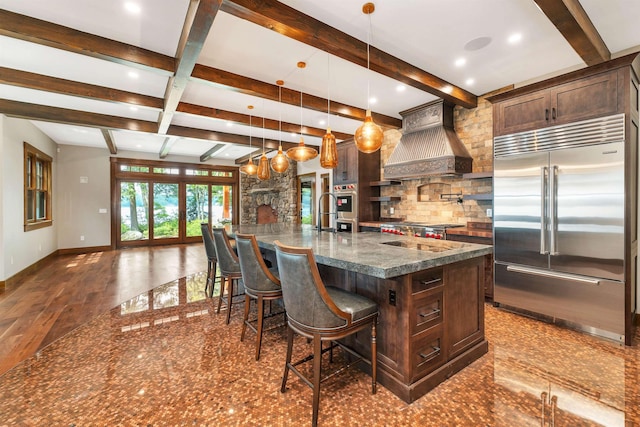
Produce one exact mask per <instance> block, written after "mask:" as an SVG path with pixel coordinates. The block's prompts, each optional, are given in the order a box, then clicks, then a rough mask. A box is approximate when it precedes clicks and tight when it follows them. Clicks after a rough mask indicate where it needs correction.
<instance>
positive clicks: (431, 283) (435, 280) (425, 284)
mask: <svg viewBox="0 0 640 427" xmlns="http://www.w3.org/2000/svg"><path fill="white" fill-rule="evenodd" d="M442 277H443V274H442V269H441V268H435V269H433V270H427V271H421V272H419V273H415V274H414V275H413V278H412V279H411V293H413V294H414V295H418V294H421V293H423V292H427V291H429V290H431V289H433V288H436V287H438V286H442V285H443V282H442Z"/></svg>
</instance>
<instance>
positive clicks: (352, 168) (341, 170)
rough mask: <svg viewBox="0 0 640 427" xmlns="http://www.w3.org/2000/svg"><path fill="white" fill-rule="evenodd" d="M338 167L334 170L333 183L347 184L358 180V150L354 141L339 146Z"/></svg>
mask: <svg viewBox="0 0 640 427" xmlns="http://www.w3.org/2000/svg"><path fill="white" fill-rule="evenodd" d="M337 151H338V166H337V167H336V168H335V169H334V172H333V173H334V175H333V183H334V184H346V183H354V182H356V181H357V180H358V149H357V148H356V145H355V143H354V142H353V141H345V142H341V143H340V144H338V145H337Z"/></svg>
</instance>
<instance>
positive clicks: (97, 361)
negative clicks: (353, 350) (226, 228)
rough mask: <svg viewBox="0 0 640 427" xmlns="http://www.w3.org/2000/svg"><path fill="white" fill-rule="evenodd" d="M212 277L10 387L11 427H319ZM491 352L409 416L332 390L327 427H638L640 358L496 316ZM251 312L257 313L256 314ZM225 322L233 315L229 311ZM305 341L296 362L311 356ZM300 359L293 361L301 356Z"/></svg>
mask: <svg viewBox="0 0 640 427" xmlns="http://www.w3.org/2000/svg"><path fill="white" fill-rule="evenodd" d="M205 279H206V274H205V273H199V274H196V275H193V276H189V277H185V278H182V279H179V280H176V281H173V282H169V283H167V284H165V285H162V286H160V287H158V288H156V289H154V290H152V291H150V292H145V293H143V294H141V295H139V296H137V297H136V298H133V299H131V300H129V301H127V302H125V303H123V304H121V305H119V306H117V307H115V308H114V309H113V310H111V311H110V312H109V313H105V314H104V315H101V316H98V317H97V318H95V319H94V320H92V321H91V322H89V323H88V324H86V325H84V326H82V327H80V328H78V329H76V330H74V331H73V332H71V333H70V334H68V335H66V336H65V337H63V338H61V339H59V340H58V341H56V342H54V343H53V344H52V345H50V346H48V347H46V348H45V349H44V350H42V351H41V352H40V353H38V354H37V355H36V356H34V357H32V358H30V359H28V360H26V361H25V362H23V363H21V364H20V365H18V366H17V367H16V368H14V369H12V370H10V371H9V372H7V373H6V374H5V375H3V376H2V377H0V414H2V417H1V419H0V425H21V426H22V425H26V426H31V425H34V426H35V425H77V426H81V425H171V426H173V425H243V426H244V425H251V426H265V425H275V426H281V425H282V426H289V425H291V426H293V425H296V426H297V425H307V424H308V423H309V422H310V419H311V391H310V390H309V388H308V387H307V386H306V385H304V384H302V383H301V382H300V381H298V380H292V381H290V382H289V386H290V390H288V391H287V392H286V393H284V394H282V393H280V390H279V385H280V378H281V374H282V367H283V366H282V364H283V361H284V355H285V347H286V344H285V330H284V328H280V329H276V330H274V331H269V332H268V333H265V336H264V339H263V344H262V356H261V358H260V361H259V362H256V361H255V360H254V356H253V354H254V338H255V335H253V334H252V333H251V332H250V331H249V332H248V333H247V338H246V339H245V341H244V342H240V329H241V318H242V313H241V310H242V306H241V305H238V306H236V307H234V308H233V313H232V320H231V324H230V325H228V326H227V325H226V324H225V322H224V318H225V316H224V314H223V313H221V314H216V313H215V309H214V307H215V304H216V303H217V298H215V297H214V298H212V299H209V298H206V296H205V294H204V282H205ZM485 307H486V335H487V339H488V340H489V343H490V348H489V352H488V353H487V354H486V355H485V356H483V357H482V358H481V359H479V360H477V361H476V362H474V363H472V364H471V365H469V366H468V367H467V368H465V369H463V370H462V371H461V372H459V373H457V374H456V375H454V376H453V377H451V378H450V379H449V380H448V381H446V382H445V383H443V384H441V385H440V386H438V387H436V388H435V389H434V390H432V391H431V392H430V393H428V394H427V395H426V396H424V397H423V398H421V399H419V400H417V401H416V402H414V403H413V404H411V405H408V404H406V403H404V402H402V401H401V400H400V399H398V398H397V397H396V396H395V395H393V394H392V393H390V392H389V391H388V390H386V389H385V388H384V387H379V391H378V393H377V394H376V395H371V394H370V388H369V387H370V383H369V378H368V377H367V376H366V375H365V374H363V373H361V372H359V371H357V370H349V371H347V372H345V373H343V374H341V375H339V376H337V377H336V378H335V379H334V380H332V381H329V382H327V383H326V385H323V392H322V397H321V404H320V424H321V425H340V426H342V425H353V426H366V425H381V426H386V425H397V426H409V425H420V426H467V425H468V426H479V425H482V426H541V425H542V426H545V427H547V426H572V427H573V426H638V425H640V414H639V412H638V411H639V409H638V406H639V405H638V402H640V392H639V390H640V386H639V382H640V374H639V372H640V369H639V362H640V349H639V348H638V339H637V338H638V337H636V339H635V340H634V346H632V347H622V346H619V345H618V344H616V343H612V342H608V341H603V340H601V339H599V338H594V337H591V336H588V335H584V334H580V333H577V332H573V331H569V330H566V329H561V328H558V327H556V326H554V325H548V324H544V323H541V322H538V321H535V320H532V319H528V318H525V317H522V316H519V315H515V314H512V313H508V312H504V311H501V310H498V309H496V308H494V307H493V306H491V305H490V304H487V305H486V306H485ZM252 309H255V308H253V307H252ZM223 310H224V309H223ZM307 346H308V344H307V343H306V341H305V340H304V339H298V340H297V341H296V347H295V351H296V352H299V353H302V352H304V353H306V352H307V351H308V347H307ZM294 357H295V356H294Z"/></svg>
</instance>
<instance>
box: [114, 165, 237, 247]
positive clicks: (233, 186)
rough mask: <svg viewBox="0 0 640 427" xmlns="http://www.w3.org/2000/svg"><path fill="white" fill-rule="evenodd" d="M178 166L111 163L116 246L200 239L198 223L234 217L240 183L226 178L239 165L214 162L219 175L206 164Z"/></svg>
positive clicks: (218, 222)
mask: <svg viewBox="0 0 640 427" xmlns="http://www.w3.org/2000/svg"><path fill="white" fill-rule="evenodd" d="M119 160H122V159H119ZM140 162H141V161H137V163H140ZM145 163H146V162H145ZM187 166H193V165H187ZM181 168H182V169H181ZM181 168H166V167H163V168H154V167H151V168H147V167H144V168H143V169H142V171H141V170H140V169H139V167H133V170H131V167H130V166H128V165H127V166H122V165H120V166H118V167H115V168H114V169H115V172H116V173H115V179H114V180H113V188H112V198H113V200H112V206H113V207H114V209H113V212H114V215H113V218H112V224H113V225H114V226H113V229H114V230H112V240H113V241H114V243H115V246H116V247H127V246H145V245H162V244H176V243H188V242H199V241H202V234H201V229H200V224H201V223H207V224H209V225H210V226H214V227H216V226H222V225H225V224H231V223H238V220H237V218H238V209H237V205H238V201H237V188H238V185H237V183H234V182H233V181H231V182H227V181H230V180H229V179H228V178H230V177H231V176H229V175H230V174H231V173H234V172H235V171H237V169H235V168H234V169H235V171H233V170H232V171H224V172H220V171H219V170H218V169H217V168H216V171H218V172H219V173H220V174H221V175H223V176H217V174H213V173H212V171H209V170H207V169H208V168H210V166H207V167H204V170H200V169H203V166H201V165H198V169H196V170H193V169H189V167H185V166H182V167H181ZM218 168H219V167H218ZM159 170H160V171H165V170H169V171H170V172H171V173H169V174H163V173H162V172H158V171H159ZM181 170H183V171H184V172H186V173H181ZM154 172H155V174H154ZM194 172H198V173H194ZM142 174H145V175H142ZM167 175H168V176H167Z"/></svg>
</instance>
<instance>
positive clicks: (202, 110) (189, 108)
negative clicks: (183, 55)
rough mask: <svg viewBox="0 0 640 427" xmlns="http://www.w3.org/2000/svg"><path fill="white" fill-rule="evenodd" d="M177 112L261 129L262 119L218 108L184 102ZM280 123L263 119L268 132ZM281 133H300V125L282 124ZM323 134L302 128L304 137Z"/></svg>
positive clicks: (342, 135) (343, 135)
mask: <svg viewBox="0 0 640 427" xmlns="http://www.w3.org/2000/svg"><path fill="white" fill-rule="evenodd" d="M177 111H178V112H180V113H186V114H194V115H197V116H203V117H209V118H212V119H218V120H224V121H228V122H233V123H238V124H242V125H247V126H249V124H250V123H251V126H253V127H255V128H256V129H258V130H259V129H262V118H261V117H257V116H251V121H250V120H249V117H250V116H249V115H248V114H241V113H233V112H231V111H224V110H220V109H218V108H211V107H204V106H201V105H194V104H187V103H185V102H181V103H180V104H178V109H177ZM279 126H280V122H278V121H277V120H271V119H265V120H264V127H265V129H269V130H280V127H279ZM282 131H283V132H287V133H299V132H300V124H294V123H286V122H282ZM325 133H327V131H326V129H320V128H313V127H309V126H303V127H302V134H303V135H305V136H317V137H320V138H322V137H323V136H324V135H325ZM331 133H333V135H334V136H335V137H336V138H337V139H338V140H344V139H349V138H352V137H353V135H352V134H348V133H343V132H336V131H331Z"/></svg>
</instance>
